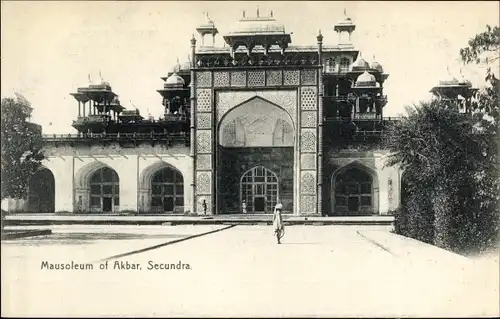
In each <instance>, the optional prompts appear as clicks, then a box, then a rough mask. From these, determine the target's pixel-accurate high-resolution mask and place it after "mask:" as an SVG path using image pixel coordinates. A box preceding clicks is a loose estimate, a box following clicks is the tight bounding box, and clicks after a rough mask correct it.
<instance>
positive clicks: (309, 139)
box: [300, 129, 316, 152]
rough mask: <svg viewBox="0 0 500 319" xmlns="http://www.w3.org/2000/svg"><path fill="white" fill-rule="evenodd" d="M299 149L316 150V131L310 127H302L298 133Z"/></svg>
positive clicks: (304, 150)
mask: <svg viewBox="0 0 500 319" xmlns="http://www.w3.org/2000/svg"><path fill="white" fill-rule="evenodd" d="M300 151H301V152H316V131H315V130H312V129H302V131H301V134H300Z"/></svg>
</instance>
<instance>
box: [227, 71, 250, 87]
mask: <svg viewBox="0 0 500 319" xmlns="http://www.w3.org/2000/svg"><path fill="white" fill-rule="evenodd" d="M246 85H247V75H246V72H245V71H235V72H231V86H246Z"/></svg>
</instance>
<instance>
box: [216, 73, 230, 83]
mask: <svg viewBox="0 0 500 319" xmlns="http://www.w3.org/2000/svg"><path fill="white" fill-rule="evenodd" d="M214 86H215V87H224V86H229V72H214Z"/></svg>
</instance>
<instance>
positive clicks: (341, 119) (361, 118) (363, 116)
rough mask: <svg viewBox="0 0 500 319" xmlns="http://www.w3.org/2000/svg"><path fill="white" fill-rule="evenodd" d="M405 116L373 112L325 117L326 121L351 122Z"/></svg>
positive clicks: (393, 119) (395, 119)
mask: <svg viewBox="0 0 500 319" xmlns="http://www.w3.org/2000/svg"><path fill="white" fill-rule="evenodd" d="M402 119H403V117H398V116H389V117H378V116H376V115H374V114H373V115H372V114H368V113H367V114H356V115H354V116H334V117H327V118H325V121H326V122H346V121H347V122H349V121H388V122H390V121H401V120H402Z"/></svg>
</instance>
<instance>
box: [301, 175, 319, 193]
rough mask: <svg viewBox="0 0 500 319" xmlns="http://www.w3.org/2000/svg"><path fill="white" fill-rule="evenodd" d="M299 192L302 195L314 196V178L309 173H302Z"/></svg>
mask: <svg viewBox="0 0 500 319" xmlns="http://www.w3.org/2000/svg"><path fill="white" fill-rule="evenodd" d="M300 192H301V193H302V194H316V178H315V177H314V175H313V174H312V173H311V172H302V177H301V181H300Z"/></svg>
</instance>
